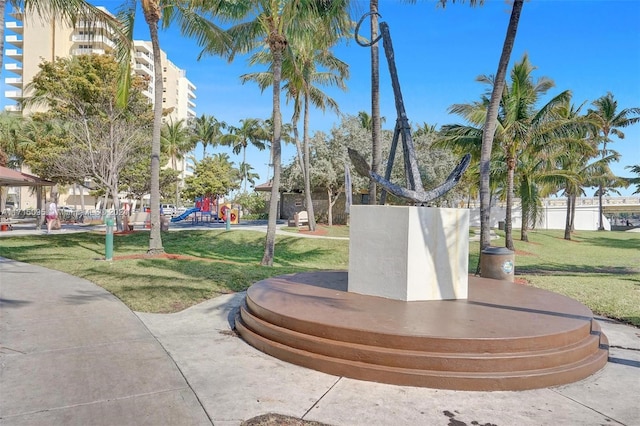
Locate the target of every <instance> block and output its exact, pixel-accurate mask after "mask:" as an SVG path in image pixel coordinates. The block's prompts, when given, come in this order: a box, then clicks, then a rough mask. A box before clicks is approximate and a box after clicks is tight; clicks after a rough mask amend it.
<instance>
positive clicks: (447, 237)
mask: <svg viewBox="0 0 640 426" xmlns="http://www.w3.org/2000/svg"><path fill="white" fill-rule="evenodd" d="M350 223H351V224H350V242H349V284H348V290H349V291H350V292H354V293H360V294H367V295H370V296H380V297H386V298H389V299H397V300H404V301H417V300H445V299H466V298H467V294H468V264H469V210H466V209H442V208H430V207H404V206H368V205H367V206H351V218H350Z"/></svg>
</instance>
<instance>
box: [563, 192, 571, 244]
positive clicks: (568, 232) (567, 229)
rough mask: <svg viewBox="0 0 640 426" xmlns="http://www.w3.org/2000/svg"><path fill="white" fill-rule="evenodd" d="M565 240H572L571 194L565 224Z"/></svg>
mask: <svg viewBox="0 0 640 426" xmlns="http://www.w3.org/2000/svg"><path fill="white" fill-rule="evenodd" d="M564 239H565V240H571V194H567V218H566V220H565V223H564Z"/></svg>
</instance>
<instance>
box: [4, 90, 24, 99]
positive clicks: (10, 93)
mask: <svg viewBox="0 0 640 426" xmlns="http://www.w3.org/2000/svg"><path fill="white" fill-rule="evenodd" d="M4 97H5V98H7V99H13V100H14V101H15V100H18V99H20V98H22V90H5V91H4Z"/></svg>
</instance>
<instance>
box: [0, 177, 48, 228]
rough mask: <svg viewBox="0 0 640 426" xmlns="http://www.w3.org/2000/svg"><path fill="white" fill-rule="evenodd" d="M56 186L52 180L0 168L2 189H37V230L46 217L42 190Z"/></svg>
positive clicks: (0, 185)
mask: <svg viewBox="0 0 640 426" xmlns="http://www.w3.org/2000/svg"><path fill="white" fill-rule="evenodd" d="M54 185H55V182H52V181H50V180H46V179H42V178H39V177H38V176H33V175H30V174H27V173H22V172H20V171H17V170H13V169H10V168H8V167H3V166H0V187H14V186H32V187H35V188H36V194H37V199H38V201H37V207H36V208H37V210H38V220H37V223H36V227H37V229H40V227H41V226H42V219H43V217H44V206H43V202H42V199H43V196H42V195H43V194H42V188H43V187H45V186H54Z"/></svg>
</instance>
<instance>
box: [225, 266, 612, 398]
mask: <svg viewBox="0 0 640 426" xmlns="http://www.w3.org/2000/svg"><path fill="white" fill-rule="evenodd" d="M346 289H347V272H341V271H326V272H311V273H300V274H293V275H285V276H280V277H274V278H270V279H267V280H263V281H260V282H258V283H256V284H254V285H252V286H251V287H250V288H249V290H248V291H247V297H246V301H245V304H244V306H242V307H241V309H240V313H239V315H238V317H237V318H236V328H237V330H238V332H239V333H240V335H241V336H242V337H243V338H244V339H245V340H246V341H247V342H249V343H250V344H251V345H253V346H255V347H256V348H258V349H259V350H261V351H263V352H265V353H268V354H270V355H272V356H274V357H276V358H279V359H281V360H284V361H287V362H291V363H293V364H298V365H302V366H305V367H308V368H311V369H314V370H318V371H322V372H325V373H329V374H333V375H337V376H345V377H351V378H355V379H360V380H368V381H375V382H382V383H390V384H396V385H408V386H422V387H431V388H441V389H457V390H524V389H535V388H542V387H548V386H555V385H561V384H566V383H571V382H574V381H577V380H581V379H583V378H585V377H587V376H589V375H591V374H593V373H595V372H596V371H598V370H599V369H600V368H602V367H603V366H604V365H605V364H606V362H607V358H608V343H607V340H606V337H605V336H604V334H602V333H601V332H600V327H599V325H598V323H597V322H596V321H594V319H593V314H592V312H591V311H590V310H589V309H588V308H587V307H585V306H584V305H582V304H581V303H579V302H577V301H575V300H573V299H570V298H568V297H565V296H562V295H559V294H556V293H552V292H549V291H545V290H541V289H537V288H534V287H529V286H523V285H518V284H513V283H511V282H507V281H497V280H491V279H486V278H479V277H475V276H470V277H469V298H468V299H466V300H444V301H424V302H404V301H398V300H392V299H385V298H381V297H375V296H366V295H361V294H356V293H349V292H347V291H346Z"/></svg>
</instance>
